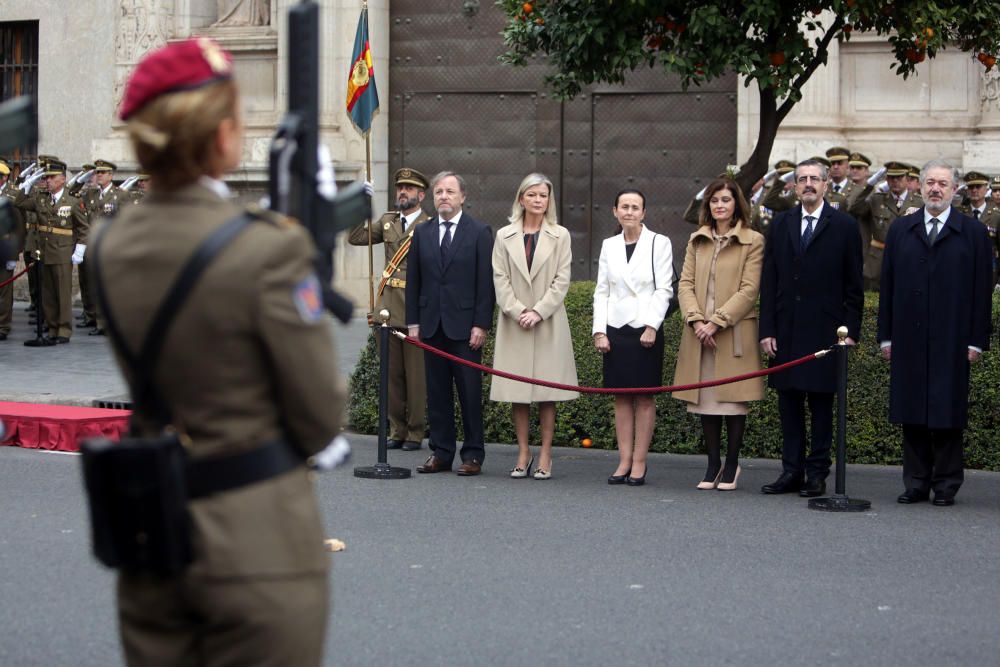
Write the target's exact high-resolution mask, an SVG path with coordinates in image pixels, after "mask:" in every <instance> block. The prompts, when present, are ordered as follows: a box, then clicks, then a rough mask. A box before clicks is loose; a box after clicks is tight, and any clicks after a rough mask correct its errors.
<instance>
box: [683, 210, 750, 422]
mask: <svg viewBox="0 0 1000 667" xmlns="http://www.w3.org/2000/svg"><path fill="white" fill-rule="evenodd" d="M714 252H715V243H714V241H713V240H712V230H711V228H709V227H707V226H703V227H699V228H698V230H697V231H695V232H694V233H693V234H691V238H690V239H689V241H688V246H687V252H686V254H685V256H684V268H683V270H682V271H681V277H680V280H679V281H678V283H677V299H678V302H679V303H680V311H681V314H682V316H683V317H684V322H685V323H686V324H688V325H689V326H686V327H684V331H683V332H682V334H681V345H680V350H679V351H678V353H677V368H676V371H675V373H674V383H675V384H690V383H693V382H698V381H699V380H701V379H702V378H701V377H700V375H701V355H702V352H703V351H704V350H705V348H704V347H703V346H702V344H701V342H699V340H698V337H697V336H695V333H694V327H693V325H694V324H695V323H697V322H703V321H710V322H714V323H715V324H717V325H718V326H719V327H720V329H719V331H718V332H716V334H715V342H716V345H717V348H716V351H715V377H716V378H724V377H731V376H733V375H742V374H744V373H751V372H753V371H756V370H760V368H761V362H760V350H759V349H758V346H757V345H758V340H757V310H756V307H757V294H758V292H760V273H761V268H762V266H763V263H764V237H763V236H762V235H761V234H759V233H758V232H755V231H753V230H752V229H750V228H749V227H746V226H744V224H743V223H740V224H738V225H737V226H736V230H735V232H734V234H733V238H732V240H730V242H729V244H728V245H727V246H726V247H725V248H723V249H722V251H721V252H720V253H719V259H718V261H717V262H716V267H715V310H714V312H711V313H706V312H705V304H706V302H707V297H708V280H709V273H710V271H711V267H712V255H713V254H714ZM715 389H716V392H715V395H716V398H717V399H718V400H719V401H722V402H726V403H741V402H745V401H756V400H760V399H761V398H763V396H764V379H763V378H754V379H752V380H743V381H742V382H736V383H733V384H727V385H721V386H719V387H716V388H715ZM699 394H700V390H698V389H692V390H689V391H679V392H675V393H674V394H673V396H674V398H677V399H679V400H682V401H687V402H689V403H697V402H698V399H699Z"/></svg>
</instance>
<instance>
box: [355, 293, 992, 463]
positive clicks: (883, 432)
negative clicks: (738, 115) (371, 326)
mask: <svg viewBox="0 0 1000 667" xmlns="http://www.w3.org/2000/svg"><path fill="white" fill-rule="evenodd" d="M593 293H594V283H592V282H575V283H573V284H572V285H571V286H570V290H569V294H568V295H567V297H566V311H567V313H568V315H569V321H570V330H571V331H572V332H573V349H574V352H575V355H576V369H577V374H578V376H579V380H580V384H582V385H587V386H601V384H602V377H601V358H600V354H599V353H598V352H597V351H596V350H595V349H594V345H593V343H592V342H591V337H590V328H591V307H592V306H591V304H592V297H593ZM997 306H998V304H997V302H996V299H994V308H993V313H994V316H993V317H994V322H993V324H994V331H996V329H997V318H998V313H1000V309H998V308H997ZM877 315H878V296H877V295H876V294H868V295H866V298H865V315H864V323H863V329H862V343H861V345H859V346H858V348H857V349H856V350H854V351H853V352H852V354H851V360H850V371H849V382H848V412H847V418H848V421H847V428H848V455H849V458H850V461H851V462H852V463H878V464H890V465H898V464H899V463H900V457H901V449H900V447H901V433H900V430H899V427H898V426H894V425H892V424H890V423H889V422H888V421H887V410H888V405H889V368H888V364H887V363H885V362H884V361H883V360H882V357H881V355H880V353H879V350H878V345H877V343H876V342H875V325H876V318H877ZM682 326H683V325H682V323H681V320H680V317H679V316H678V315H674V316H672V317H671V318H669V319H668V320H667V323H666V326H665V329H664V333H665V336H666V340H665V343H666V346H665V347H666V354H665V355H664V363H663V384H664V385H669V384H671V383H672V381H673V374H674V364H675V360H676V354H677V349H678V346H679V342H680V333H681V328H682ZM494 331H495V329H494ZM996 343H997V341H996V338H995V334H994V340H993V347H994V349H996ZM483 359H484V361H483V363H485V364H486V365H491V363H492V359H493V337H492V336H489V337H488V338H487V343H486V346H485V348H484V353H483ZM489 388H490V377H489V376H484V379H483V396H484V398H485V397H488V396H489ZM350 392H351V407H350V421H351V426H352V428H354V429H355V430H356V431H358V432H360V433H372V434H373V433H377V432H378V428H377V425H378V362H377V354H376V347H375V338H374V336H369V339H368V344H367V346H366V347H365V350H364V351H363V353H362V355H361V358H360V360H359V361H358V365H357V367H356V368H355V371H354V373H353V374H352V375H351V379H350ZM485 403H486V405H485V408H484V412H483V415H484V416H483V418H484V421H485V429H486V440H487V442H514V440H515V438H514V429H513V425H512V423H511V416H510V405H509V404H507V403H494V402H492V401H489V400H486V401H485ZM685 405H686V404H685V403H683V402H681V401H677V400H674V399H673V398H671V397H670V396H669V395H668V394H663V395H660V396H659V397H658V398H657V412H656V418H657V422H656V432H655V433H654V435H653V444H652V449H653V451H657V452H673V453H676V454H695V453H700V452H702V451H704V449H703V446H702V444H701V427H700V424H699V421H698V418H697V417H696V416H693V415H689V414H688V413H687V411H686V410H685ZM998 406H1000V357H998V355H997V353H996V352H988V353H986V354H985V355H984V357H983V359H982V360H981V361H980V362H979V363H977V364H976V365H974V366H973V370H972V388H971V391H970V406H969V414H970V418H969V427H968V429H967V430H966V433H965V436H966V450H965V456H966V464H967V466H968V467H970V468H979V469H985V470H1000V411H998V409H997V408H998ZM456 414H458V410H457V409H456ZM457 427H458V428H459V429H460V428H461V425H460V423H459V424H457ZM536 428H537V427H536ZM459 433H461V431H460V430H459ZM583 438H590V439H591V440H592V441H593V446H594V447H595V448H603V449H614V447H615V425H614V408H613V405H612V398H611V397H610V396H603V395H593V394H584V395H581V396H580V398H578V399H577V400H575V401H569V402H566V403H559V404H558V405H557V412H556V434H555V443H556V444H557V445H561V446H569V447H580V446H581V445H580V441H581V440H582V439H583ZM532 441H533V442H537V441H538V434H537V433H534V434H533V439H532ZM743 455H744V456H747V457H760V458H780V457H781V427H780V422H779V420H778V403H777V396H776V395H775V394H774V392H773V391H772V390H771V389H768V390H767V395H766V396H765V398H764V400H762V401H757V402H755V403H753V404H751V408H750V416H749V419H748V421H747V432H746V439H745V442H744V447H743Z"/></svg>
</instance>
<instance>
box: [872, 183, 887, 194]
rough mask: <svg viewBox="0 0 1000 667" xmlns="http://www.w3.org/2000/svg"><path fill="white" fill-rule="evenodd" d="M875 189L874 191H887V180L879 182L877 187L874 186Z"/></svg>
mask: <svg viewBox="0 0 1000 667" xmlns="http://www.w3.org/2000/svg"><path fill="white" fill-rule="evenodd" d="M875 190H876V192H888V191H889V182H888V181H882V182H881V183H879V184H878V187H877V188H875Z"/></svg>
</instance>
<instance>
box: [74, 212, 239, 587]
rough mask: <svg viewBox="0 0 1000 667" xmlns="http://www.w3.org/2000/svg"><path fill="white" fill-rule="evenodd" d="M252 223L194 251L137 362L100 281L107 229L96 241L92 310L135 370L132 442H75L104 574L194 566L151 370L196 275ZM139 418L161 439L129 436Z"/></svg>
mask: <svg viewBox="0 0 1000 667" xmlns="http://www.w3.org/2000/svg"><path fill="white" fill-rule="evenodd" d="M249 221H250V218H249V216H247V215H241V216H238V217H236V218H234V219H232V220H230V221H228V222H227V223H226V224H224V225H223V226H222V227H220V228H218V229H217V230H216V231H214V232H213V233H212V234H210V235H209V236H208V238H206V239H205V241H203V242H202V243H201V245H199V246H198V248H197V249H196V250H195V252H194V254H193V255H192V256H191V257H190V259H188V261H187V263H186V264H185V265H184V268H183V269H182V270H181V273H180V276H179V277H178V278H177V280H176V281H175V282H174V284H173V285H172V286H171V288H170V290H169V291H168V292H167V296H166V298H165V299H164V301H163V303H162V304H160V307H159V308H158V309H157V311H156V314H155V316H154V317H153V322H152V325H151V326H150V329H149V333H148V334H147V336H146V340H145V341H144V342H143V345H142V347H141V348H140V352H139V354H138V355H135V354H133V353H132V352H131V350H130V349H129V347H128V345H126V343H125V340H124V338H123V337H122V334H121V330H120V329H119V328H118V325H117V323H116V321H115V319H114V317H113V316H112V313H111V310H110V307H109V303H108V298H107V293H106V291H105V288H104V282H103V280H102V279H101V262H100V252H99V251H100V246H101V241H102V240H103V237H104V235H105V233H106V231H107V228H108V227H110V226H111V222H108V223H107V224H106V225H105V227H104V229H103V230H102V232H101V233H100V234H98V236H97V237H96V238H95V239H94V242H93V247H92V248H91V252H90V258H89V262H88V264H89V265H90V270H91V271H92V279H93V284H94V285H95V287H96V296H97V304H98V307H99V308H100V312H101V314H102V315H103V318H104V321H105V325H106V328H107V331H108V333H109V335H110V337H111V343H112V345H113V346H114V347H115V349H116V351H117V352H118V353H119V354H120V355H121V357H122V358H123V360H124V362H125V364H126V365H127V366H128V367H129V368H130V369H131V371H132V383H131V387H130V390H131V394H132V399H133V401H132V402H133V417H132V432H133V436H132V437H126V438H123V439H122V440H121V442H119V443H114V442H112V441H110V440H108V439H107V438H93V439H88V440H84V441H83V442H81V443H80V451H81V453H82V455H83V457H82V458H83V480H84V487H85V489H86V492H87V497H88V499H89V502H90V519H91V529H92V530H91V532H92V539H93V548H94V554H95V556H96V557H97V559H98V560H99V561H101V562H102V563H103V564H105V565H107V566H108V567H112V568H118V569H121V570H124V571H127V572H133V573H150V574H155V575H162V576H170V575H175V574H178V573H180V572H182V571H184V569H185V568H187V566H188V565H190V563H191V561H192V559H193V549H192V546H191V517H190V514H189V512H188V500H189V496H190V494H189V488H188V479H187V469H188V464H189V462H188V455H187V448H186V436H185V435H183V434H181V433H178V432H177V431H176V430H175V429H174V428H173V426H172V418H171V413H170V408H169V406H168V405H167V404H166V403H165V402H164V401H163V400H162V398H161V396H160V394H159V392H158V391H157V389H156V385H155V383H154V382H153V371H154V369H155V365H156V361H157V359H158V358H159V354H160V350H161V349H162V347H163V341H164V339H165V336H166V332H167V329H168V328H169V326H170V323H171V322H172V321H173V319H174V316H175V315H176V313H177V311H178V310H179V308H180V307H181V306H182V305H183V303H184V300H185V299H186V297H187V295H188V294H189V293H190V291H191V289H192V288H193V287H194V285H195V283H196V282H197V280H198V278H199V276H200V275H201V273H202V272H203V271H204V270H205V268H207V266H208V265H209V264H210V263H211V261H212V260H213V259H214V258H215V257H216V255H218V253H219V252H220V251H221V250H222V249H223V248H224V247H225V246H226V245H227V244H228V243H229V242H230V241H232V240H233V239H234V238H236V236H237V235H239V234H240V232H242V231H243V230H245V229H246V228H247V227H248V226H249V224H248V223H249ZM137 414H141V415H143V416H145V417H147V418H149V419H152V420H153V421H154V422H155V423H157V424H159V425H160V428H161V434H160V435H159V436H156V437H134V433H135V432H136V428H135V426H136V421H135V417H136V415H137Z"/></svg>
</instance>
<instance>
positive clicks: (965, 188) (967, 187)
mask: <svg viewBox="0 0 1000 667" xmlns="http://www.w3.org/2000/svg"><path fill="white" fill-rule="evenodd" d="M968 189H969V184H968V183H962V184H961V185H960V186H958V188H957V189H956V190H955V194H958V193H959V192H964V191H965V190H968Z"/></svg>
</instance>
